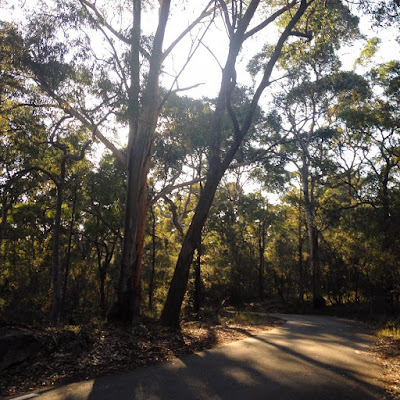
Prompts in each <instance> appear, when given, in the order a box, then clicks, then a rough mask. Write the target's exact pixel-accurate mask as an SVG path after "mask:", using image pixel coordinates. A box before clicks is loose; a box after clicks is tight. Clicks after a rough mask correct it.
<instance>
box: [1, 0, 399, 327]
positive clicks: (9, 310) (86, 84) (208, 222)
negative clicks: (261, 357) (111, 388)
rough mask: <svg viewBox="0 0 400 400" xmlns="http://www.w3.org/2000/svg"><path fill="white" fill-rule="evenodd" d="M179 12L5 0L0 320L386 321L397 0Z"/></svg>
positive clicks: (390, 300)
mask: <svg viewBox="0 0 400 400" xmlns="http://www.w3.org/2000/svg"><path fill="white" fill-rule="evenodd" d="M28 3H29V4H28ZM190 3H191V2H189V1H180V2H171V1H170V0H163V1H159V2H156V1H152V0H130V1H128V0H126V1H124V0H119V1H115V2H112V6H111V2H107V1H90V0H42V1H29V2H21V3H19V2H18V1H9V2H4V4H3V5H2V6H1V7H2V11H1V14H2V21H1V23H0V133H1V135H0V141H1V146H0V163H1V175H0V200H1V205H0V210H1V217H0V221H1V222H0V321H1V322H14V323H15V322H18V323H25V324H42V323H44V324H47V323H51V324H52V325H57V324H61V323H62V324H76V323H85V322H88V321H91V320H94V319H99V320H105V319H108V320H109V321H115V322H124V323H131V322H132V321H135V320H136V319H137V318H138V317H140V316H141V315H147V316H149V317H151V318H156V319H160V321H161V323H163V324H165V325H169V326H177V325H179V321H180V318H182V317H183V316H188V315H193V316H201V315H202V314H203V313H206V312H207V311H209V310H218V309H221V308H222V307H225V306H235V307H241V306H244V305H246V304H251V303H257V304H261V305H263V307H265V309H266V310H269V309H273V307H282V306H283V307H285V309H287V310H291V311H296V312H305V311H309V312H310V311H312V310H313V309H314V310H321V309H324V308H328V307H352V308H351V309H352V310H358V311H359V312H363V313H366V314H367V315H390V314H392V315H393V314H395V313H396V312H397V313H398V312H399V310H400V170H399V167H400V136H399V133H400V130H399V127H400V122H399V110H400V104H399V103H400V91H399V88H400V60H399V59H398V54H399V53H398V48H397V50H396V49H395V47H393V46H395V45H396V42H395V41H393V42H392V44H390V46H392V50H391V56H392V57H395V59H393V60H385V61H377V60H379V57H377V56H376V55H377V54H379V51H380V49H381V48H382V47H384V46H385V45H388V44H387V43H383V42H381V40H380V39H379V33H380V32H382V31H384V30H387V29H389V28H388V27H389V26H391V29H392V30H393V31H394V32H397V34H398V32H399V30H398V22H399V14H398V10H399V8H398V7H399V4H398V2H397V1H386V2H379V1H378V2H373V1H371V2H369V1H368V2H366V1H363V2H360V3H359V4H356V3H357V2H347V1H339V0H293V1H286V0H277V1H267V0H265V1H261V0H249V1H243V0H231V1H225V0H212V1H209V2H207V1H206V2H196V5H194V4H190ZM201 7H202V8H201ZM360 19H361V20H362V21H364V22H363V23H364V25H365V24H367V25H368V24H369V26H368V28H369V30H370V31H371V32H374V33H375V34H376V36H374V35H371V36H370V37H366V36H365V35H364V34H363V33H362V32H361V31H360V29H361V27H360V24H359V22H360ZM365 21H367V22H365ZM181 27H182V29H181V30H179V29H180V28H181ZM393 39H395V38H393ZM398 42H399V40H398ZM393 43H394V44H393ZM356 44H357V45H356ZM357 46H358V47H357ZM360 46H361V47H360ZM343 49H347V52H350V53H352V54H351V56H352V57H353V61H352V62H353V65H352V66H350V67H346V68H344V67H343ZM356 49H357V50H356ZM358 49H359V50H358ZM356 53H357V54H356ZM396 57H397V58H396ZM209 65H212V68H213V69H208V68H209ZM196 68H197V69H196ZM201 69H204V70H206V71H208V72H207V74H208V75H209V78H210V79H211V80H212V81H214V80H215V79H217V80H219V83H218V86H215V85H214V92H213V93H211V91H210V94H209V95H207V94H205V93H202V94H201V95H200V96H197V95H193V96H192V95H191V92H193V93H197V92H196V90H199V88H201V85H200V84H201V83H202V82H200V81H199V79H203V78H199V77H198V76H197V75H198V74H199V71H200V70H201ZM187 82H189V83H188V84H187ZM269 307H270V308H269Z"/></svg>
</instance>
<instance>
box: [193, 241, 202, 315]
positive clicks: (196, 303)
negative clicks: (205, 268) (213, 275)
mask: <svg viewBox="0 0 400 400" xmlns="http://www.w3.org/2000/svg"><path fill="white" fill-rule="evenodd" d="M201 300H202V282H201V237H200V243H199V245H198V246H197V258H196V262H195V265H194V296H193V311H194V312H195V313H196V314H197V316H199V315H200V309H201V303H202V301H201Z"/></svg>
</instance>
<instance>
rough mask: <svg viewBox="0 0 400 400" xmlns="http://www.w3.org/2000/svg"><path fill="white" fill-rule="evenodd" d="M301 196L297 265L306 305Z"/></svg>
mask: <svg viewBox="0 0 400 400" xmlns="http://www.w3.org/2000/svg"><path fill="white" fill-rule="evenodd" d="M301 211H302V210H301V195H300V199H299V221H298V226H297V240H298V243H297V263H298V267H299V300H300V302H301V304H304V266H303V235H302V228H303V224H302V218H301V215H302V212H301Z"/></svg>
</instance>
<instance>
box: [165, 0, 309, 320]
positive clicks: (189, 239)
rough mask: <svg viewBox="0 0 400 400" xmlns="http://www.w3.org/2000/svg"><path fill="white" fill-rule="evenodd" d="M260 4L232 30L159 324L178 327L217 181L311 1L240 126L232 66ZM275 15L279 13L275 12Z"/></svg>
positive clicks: (299, 11) (256, 0)
mask: <svg viewBox="0 0 400 400" xmlns="http://www.w3.org/2000/svg"><path fill="white" fill-rule="evenodd" d="M259 3H260V1H259V0H253V1H251V2H250V4H249V6H248V8H247V10H246V12H245V13H244V15H243V16H242V18H241V19H240V20H239V22H238V24H237V28H236V30H234V29H233V31H232V32H231V42H230V46H229V54H228V57H227V61H226V63H225V68H224V69H223V73H222V80H221V87H220V92H219V96H218V100H217V103H216V107H215V111H214V120H213V124H212V126H211V129H212V132H213V135H214V141H213V143H212V144H211V145H210V157H209V170H208V173H207V181H206V184H205V185H204V190H203V192H202V193H201V195H200V197H199V202H198V204H197V206H196V210H195V213H194V216H193V219H192V222H191V224H190V226H189V229H188V231H187V233H186V235H185V238H184V241H183V244H182V248H181V251H180V253H179V257H178V261H177V263H176V266H175V271H174V275H173V278H172V281H171V284H170V288H169V291H168V295H167V300H166V302H165V305H164V309H163V311H162V314H161V323H162V324H164V325H168V326H175V327H177V326H179V317H180V310H181V306H182V302H183V298H184V295H185V292H186V288H187V283H188V279H189V270H190V265H191V263H192V260H193V254H194V251H195V249H196V247H197V246H198V244H199V242H200V238H201V231H202V229H203V226H204V223H205V221H206V219H207V215H208V212H209V210H210V207H211V205H212V202H213V199H214V196H215V192H216V190H217V187H218V184H219V182H220V181H221V179H222V177H223V175H224V173H225V171H226V170H227V169H228V167H229V165H230V163H231V162H232V160H233V158H234V157H235V155H236V152H237V150H238V149H239V147H240V144H241V143H242V141H243V139H244V137H245V135H246V134H247V132H248V131H249V129H250V126H251V122H252V119H253V116H254V112H255V110H256V107H257V104H258V101H259V100H260V97H261V94H262V93H263V91H264V90H265V88H266V87H267V86H268V85H269V84H270V77H271V73H272V70H273V68H274V66H275V64H276V62H277V60H278V58H279V56H280V54H281V51H282V47H283V44H284V43H285V41H286V40H287V38H288V37H289V35H290V33H291V32H292V29H293V28H294V27H295V26H296V24H297V22H298V21H299V19H300V18H301V16H302V15H303V14H304V12H305V10H306V9H307V7H308V6H309V4H311V3H307V2H306V1H305V0H302V1H301V3H300V6H299V8H298V9H297V11H296V13H295V14H294V15H293V16H292V17H291V19H290V21H289V22H288V24H287V26H286V28H285V29H284V30H283V32H282V34H281V36H280V38H279V39H278V41H277V44H276V47H275V49H274V51H273V53H272V55H271V58H270V60H269V62H268V63H267V65H266V67H265V70H264V75H263V78H262V80H261V82H260V84H259V86H258V87H257V89H256V90H255V94H254V96H253V99H252V101H251V105H250V107H249V110H248V112H247V114H246V117H245V119H244V122H243V124H242V126H241V127H240V126H239V122H238V121H237V118H236V116H235V115H234V114H235V112H234V110H233V109H232V106H231V104H230V98H231V95H232V92H233V89H234V86H235V85H236V71H235V65H236V60H237V57H238V54H239V51H240V49H241V47H242V44H243V42H244V40H245V39H246V36H245V34H246V30H247V28H248V26H249V24H250V22H251V20H252V19H253V16H254V14H255V11H256V9H257V7H258V5H259ZM289 8H290V7H289ZM282 10H287V8H283V9H282ZM282 12H283V11H282ZM276 15H277V16H278V15H280V14H279V13H278V14H276ZM271 20H273V19H271ZM226 111H228V113H229V115H230V117H231V120H232V125H233V127H232V129H233V142H232V144H231V145H230V147H229V148H228V150H227V151H226V153H225V157H224V158H223V159H221V143H222V126H223V117H224V116H225V112H226Z"/></svg>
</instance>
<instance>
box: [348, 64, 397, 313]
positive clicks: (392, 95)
mask: <svg viewBox="0 0 400 400" xmlns="http://www.w3.org/2000/svg"><path fill="white" fill-rule="evenodd" d="M399 72H400V67H399V62H397V61H392V62H388V63H386V64H383V65H380V66H377V67H376V68H374V69H372V71H371V72H370V73H369V79H370V84H371V86H372V87H373V90H372V95H371V97H370V98H369V99H368V100H367V101H365V103H364V104H362V105H358V106H356V105H349V107H347V109H345V110H344V111H343V112H342V113H341V117H342V119H343V121H344V122H345V123H346V131H345V133H346V134H348V135H350V136H351V137H352V138H355V139H353V141H349V140H348V141H347V143H349V148H350V149H351V150H352V151H353V152H357V154H358V156H359V158H360V159H361V160H362V164H361V165H360V166H359V168H360V170H361V173H360V174H359V179H358V181H355V180H354V179H353V180H352V181H351V180H350V179H347V181H346V182H347V184H348V186H349V188H350V189H351V194H353V195H354V194H355V195H356V196H357V197H356V200H355V201H356V202H358V203H359V204H365V205H368V206H372V208H373V211H374V212H373V213H372V215H375V218H373V220H370V227H371V232H374V235H375V239H377V238H379V239H378V240H379V243H377V244H376V246H377V247H378V248H380V252H381V253H380V254H381V257H380V259H375V260H373V261H372V262H373V263H375V264H376V268H377V270H378V273H377V274H378V276H380V280H379V281H378V282H376V288H375V289H376V292H381V293H378V294H377V300H378V302H379V303H380V304H381V307H382V308H383V309H384V307H386V310H390V309H391V308H392V306H393V298H394V296H393V294H394V293H397V292H396V289H395V287H396V282H398V280H399V276H398V273H397V272H396V271H397V265H398V252H397V250H396V249H397V248H398V244H397V239H396V238H397V237H398V232H397V231H398V229H397V227H398V215H399V212H398V209H397V202H396V200H395V199H396V196H397V193H398V190H399V177H400V175H399V172H400V171H399V168H400V164H399V157H400V151H399V149H400V141H399V123H398V120H399V112H398V109H399V100H400V98H399ZM342 164H344V162H343V158H342ZM344 165H345V164H344ZM349 176H350V177H351V176H354V173H353V175H349ZM385 301H386V304H385Z"/></svg>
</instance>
